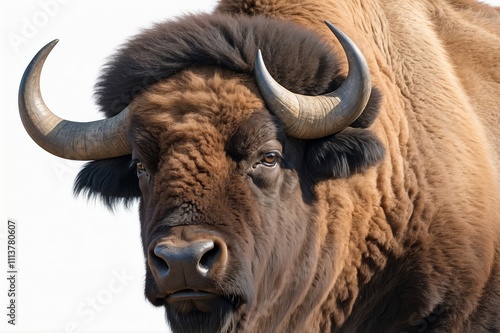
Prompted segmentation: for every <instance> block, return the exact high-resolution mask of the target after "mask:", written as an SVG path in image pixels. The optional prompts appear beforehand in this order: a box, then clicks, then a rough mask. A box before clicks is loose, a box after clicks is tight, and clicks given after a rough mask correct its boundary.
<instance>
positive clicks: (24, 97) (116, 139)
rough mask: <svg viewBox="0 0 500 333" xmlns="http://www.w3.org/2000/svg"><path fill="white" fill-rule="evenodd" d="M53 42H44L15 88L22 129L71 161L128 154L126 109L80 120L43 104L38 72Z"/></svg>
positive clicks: (56, 153) (41, 144) (52, 152)
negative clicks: (56, 113) (112, 113)
mask: <svg viewBox="0 0 500 333" xmlns="http://www.w3.org/2000/svg"><path fill="white" fill-rule="evenodd" d="M57 42H58V40H54V41H52V42H50V43H49V44H47V45H45V46H44V47H43V48H42V49H41V50H40V51H39V52H38V53H37V54H36V55H35V57H34V58H33V60H32V61H31V63H30V64H29V65H28V67H27V68H26V71H25V72H24V75H23V78H22V80H21V85H20V87H19V113H20V115H21V120H22V122H23V125H24V128H26V131H27V132H28V134H29V135H30V136H31V138H32V139H33V140H34V141H35V142H36V143H37V144H38V145H39V146H40V147H42V148H43V149H45V150H46V151H48V152H49V153H51V154H54V155H57V156H59V157H63V158H67V159H71V160H101V159H105V158H111V157H117V156H122V155H127V154H130V151H131V150H130V145H129V143H128V140H127V129H128V109H127V108H125V109H124V110H123V111H122V112H120V113H119V114H117V115H116V116H114V117H112V118H107V119H103V120H98V121H92V122H86V123H80V122H73V121H68V120H64V119H61V118H59V117H58V116H56V115H55V114H53V113H52V112H51V111H50V110H49V108H48V107H47V106H46V105H45V102H44V101H43V98H42V94H41V92H40V75H41V72H42V68H43V64H44V63H45V59H47V56H48V55H49V53H50V51H52V49H53V48H54V46H55V45H56V44H57Z"/></svg>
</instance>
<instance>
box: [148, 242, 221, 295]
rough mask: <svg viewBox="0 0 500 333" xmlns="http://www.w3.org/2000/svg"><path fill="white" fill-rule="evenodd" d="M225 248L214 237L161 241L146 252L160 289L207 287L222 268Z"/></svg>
mask: <svg viewBox="0 0 500 333" xmlns="http://www.w3.org/2000/svg"><path fill="white" fill-rule="evenodd" d="M226 253H227V249H226V246H225V244H224V243H222V242H221V241H218V240H217V241H214V240H198V241H195V242H186V241H182V240H179V241H172V240H169V241H164V242H160V243H158V244H156V246H155V247H154V249H153V251H152V253H151V252H150V254H149V258H148V259H149V260H148V261H149V266H150V269H151V271H152V272H153V276H154V278H155V280H156V282H157V284H158V286H159V287H160V289H161V290H162V291H164V292H165V293H167V294H168V293H173V292H176V291H179V290H182V289H195V290H196V289H202V290H204V289H205V290H206V289H210V288H212V287H213V286H212V285H211V281H212V279H211V276H212V277H213V276H214V275H216V274H217V273H219V272H220V271H221V270H223V269H224V265H225V261H226V257H227V255H226Z"/></svg>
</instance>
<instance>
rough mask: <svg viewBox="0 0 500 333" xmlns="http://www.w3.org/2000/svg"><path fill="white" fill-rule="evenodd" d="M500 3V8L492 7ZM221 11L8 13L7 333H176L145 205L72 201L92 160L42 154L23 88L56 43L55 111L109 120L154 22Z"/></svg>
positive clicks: (56, 9)
mask: <svg viewBox="0 0 500 333" xmlns="http://www.w3.org/2000/svg"><path fill="white" fill-rule="evenodd" d="M490 2H491V3H493V4H495V5H500V0H494V1H490ZM214 5H215V1H209V0H203V1H200V0H183V1H166V0H163V1H158V0H156V1H152V0H142V1H137V0H135V1H129V0H121V1H118V0H112V1H110V0H108V1H97V0H86V1H83V0H64V1H63V0H22V1H11V2H7V1H2V2H1V3H0V15H1V16H0V19H1V21H0V26H1V28H2V40H1V54H0V63H1V69H2V72H1V73H0V75H1V78H2V80H0V85H1V86H0V94H1V95H0V96H1V97H0V102H1V111H0V112H1V119H2V120H1V121H0V126H1V135H2V138H1V141H0V148H1V151H0V155H1V157H0V175H1V178H0V181H1V183H0V184H1V186H0V332H32V333H35V332H121V333H126V332H144V333H147V332H166V331H168V329H167V328H166V326H165V322H164V319H163V311H162V310H161V309H156V308H154V307H153V306H151V305H149V303H148V302H147V301H146V300H145V298H144V296H143V284H144V259H143V255H142V247H141V243H140V238H139V222H138V216H137V205H134V206H132V207H131V208H130V210H126V209H123V208H119V209H118V210H117V211H115V212H114V213H111V212H109V211H108V210H107V209H106V208H104V207H103V206H102V205H101V204H100V203H99V202H93V201H91V202H88V201H87V200H86V199H85V198H83V197H78V198H75V197H74V196H73V194H72V187H73V181H74V178H75V176H76V174H77V173H78V170H79V169H80V166H81V165H82V162H72V161H66V160H64V159H60V158H57V157H55V156H52V155H50V154H48V153H47V152H45V151H44V150H42V149H41V148H39V147H38V146H37V145H36V144H35V143H34V142H33V141H32V140H31V139H30V138H29V136H28V135H27V134H26V132H25V131H24V128H23V126H22V124H21V121H20V119H19V116H18V111H17V89H18V85H19V80H20V78H21V75H22V73H23V71H24V69H25V67H26V65H27V64H28V63H29V61H30V60H31V58H32V56H33V55H34V54H35V53H36V52H37V51H38V50H39V48H40V47H41V46H43V45H45V43H47V42H48V41H50V40H52V39H55V38H58V39H60V42H59V44H58V45H57V46H56V48H55V49H54V51H53V52H52V53H51V55H50V56H49V58H48V60H47V62H46V65H45V67H44V72H43V74H42V92H43V95H44V98H45V101H46V103H47V105H48V106H49V107H50V108H51V109H52V110H54V111H55V113H56V114H58V115H59V116H61V117H63V118H66V119H70V120H74V121H91V120H96V119H99V118H101V115H100V114H99V113H98V112H97V111H96V110H97V108H96V106H95V104H94V101H93V96H92V90H93V86H94V83H95V81H96V79H97V77H98V75H99V69H100V67H101V66H102V65H103V63H104V62H105V60H106V57H108V56H109V55H110V54H112V53H113V50H114V49H115V48H116V47H117V46H118V45H120V44H122V43H123V42H124V41H125V40H126V39H127V37H129V36H132V35H134V34H136V33H137V32H138V31H139V29H140V28H143V27H149V26H150V25H151V24H152V23H153V22H158V21H161V20H164V19H166V18H168V17H172V16H177V15H181V14H184V13H189V12H206V11H211V10H212V9H213V7H214ZM9 218H11V219H15V221H17V231H18V234H17V236H18V244H17V245H18V262H17V264H18V265H17V267H18V271H19V274H18V284H17V291H18V297H17V306H18V308H17V325H16V326H15V327H13V326H11V325H8V324H7V319H8V318H7V316H6V314H7V309H6V306H7V304H8V303H7V302H8V297H7V290H8V286H7V273H6V272H7V267H6V263H7V253H6V250H7V249H6V247H7V246H6V240H7V220H8V219H9Z"/></svg>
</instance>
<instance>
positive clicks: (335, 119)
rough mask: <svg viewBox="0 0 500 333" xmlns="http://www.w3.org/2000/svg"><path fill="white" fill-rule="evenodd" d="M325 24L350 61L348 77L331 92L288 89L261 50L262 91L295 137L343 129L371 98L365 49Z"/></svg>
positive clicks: (258, 69) (257, 62) (258, 64)
mask: <svg viewBox="0 0 500 333" xmlns="http://www.w3.org/2000/svg"><path fill="white" fill-rule="evenodd" d="M325 23H326V25H327V26H328V27H329V28H330V30H331V31H332V32H333V33H334V34H335V36H336V37H337V38H338V40H339V42H340V44H341V45H342V47H343V49H344V51H345V53H346V56H347V61H348V64H349V74H348V75H347V78H346V80H345V81H344V82H343V83H342V85H341V86H340V87H339V88H338V89H337V90H335V91H333V92H331V93H328V94H326V95H321V96H305V95H300V94H295V93H293V92H291V91H289V90H287V89H286V88H284V87H282V86H281V85H280V84H279V83H277V82H276V81H275V80H274V79H273V77H272V76H271V75H270V74H269V72H268V71H267V69H266V66H265V65H264V61H263V59H262V54H261V52H260V50H259V51H257V57H256V59H255V75H256V79H257V84H258V86H259V90H260V92H261V94H262V97H263V98H264V100H265V102H266V105H267V107H268V108H269V110H270V111H271V112H273V113H274V114H275V115H277V116H278V117H279V118H280V119H281V121H282V122H283V124H284V127H285V131H286V133H287V134H288V135H289V136H291V137H294V138H299V139H314V138H320V137H325V136H328V135H331V134H334V133H337V132H339V131H341V130H343V129H344V128H346V127H347V126H349V125H350V124H352V122H353V121H355V120H356V119H357V118H358V117H359V115H360V114H361V113H362V112H363V110H364V108H365V107H366V104H367V103H368V99H369V97H370V93H371V83H370V71H369V69H368V65H367V63H366V60H365V58H364V57H363V55H362V54H361V51H360V50H359V49H358V47H357V46H356V45H355V44H354V42H353V41H352V40H351V39H349V37H347V36H346V35H345V34H344V33H343V32H342V31H340V30H339V29H338V28H337V27H335V26H334V25H332V24H331V23H329V22H327V21H325Z"/></svg>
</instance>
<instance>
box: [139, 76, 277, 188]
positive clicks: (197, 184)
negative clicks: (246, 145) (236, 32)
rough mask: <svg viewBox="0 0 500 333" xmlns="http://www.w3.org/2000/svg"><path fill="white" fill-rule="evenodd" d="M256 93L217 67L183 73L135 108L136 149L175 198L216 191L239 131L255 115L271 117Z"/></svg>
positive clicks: (145, 96)
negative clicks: (232, 142) (230, 146)
mask: <svg viewBox="0 0 500 333" xmlns="http://www.w3.org/2000/svg"><path fill="white" fill-rule="evenodd" d="M257 94H258V93H257V88H256V87H255V84H254V83H253V81H252V79H251V78H250V77H247V76H244V75H235V74H234V73H228V72H225V71H221V70H219V69H214V68H212V69H210V68H198V69H190V70H187V71H184V72H181V73H179V74H177V75H175V76H174V77H172V78H170V79H168V80H166V81H163V82H161V83H158V84H156V85H154V86H153V87H151V88H150V89H148V90H147V91H146V92H144V93H143V94H141V96H139V97H138V98H137V99H136V100H135V101H134V102H133V103H132V104H131V107H130V110H131V125H132V126H131V138H132V144H133V147H134V150H135V151H136V154H137V155H138V156H139V157H140V159H141V161H143V162H144V163H146V164H147V165H148V166H149V167H150V169H151V170H154V171H156V172H157V174H159V176H160V178H161V182H163V183H168V186H164V185H158V186H160V187H162V188H163V187H168V191H169V193H170V194H171V195H175V196H177V197H178V196H179V195H180V194H181V193H184V194H185V193H187V192H189V193H192V194H194V195H196V196H199V195H201V192H206V191H207V190H213V186H215V185H214V184H221V183H223V182H224V180H223V179H221V177H223V175H225V174H227V173H228V168H229V166H228V164H229V163H230V162H229V160H228V158H227V154H226V149H227V147H228V145H229V142H230V141H234V140H231V138H233V137H234V136H235V133H237V132H238V128H241V125H242V124H243V123H245V122H248V120H249V119H250V118H252V117H251V115H252V114H255V113H266V114H268V113H267V111H264V107H263V103H262V101H261V99H260V98H259V97H258V95H257ZM266 119H269V120H270V119H271V118H270V116H268V118H266ZM252 123H254V122H252ZM248 135H250V134H248ZM240 136H241V135H240Z"/></svg>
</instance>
